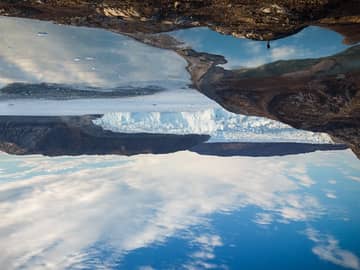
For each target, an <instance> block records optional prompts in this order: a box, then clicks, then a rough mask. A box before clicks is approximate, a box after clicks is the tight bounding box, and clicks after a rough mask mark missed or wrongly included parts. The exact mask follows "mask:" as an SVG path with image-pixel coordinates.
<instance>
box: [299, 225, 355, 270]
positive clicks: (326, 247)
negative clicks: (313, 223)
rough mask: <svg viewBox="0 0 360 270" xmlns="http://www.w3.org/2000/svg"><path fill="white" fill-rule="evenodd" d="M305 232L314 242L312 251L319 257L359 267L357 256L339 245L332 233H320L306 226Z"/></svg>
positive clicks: (334, 262) (350, 266)
mask: <svg viewBox="0 0 360 270" xmlns="http://www.w3.org/2000/svg"><path fill="white" fill-rule="evenodd" d="M305 234H306V235H307V237H308V238H309V240H311V241H312V242H314V243H315V246H314V247H313V249H312V252H313V253H314V254H315V255H317V256H318V257H319V258H320V259H322V260H325V261H328V262H330V263H333V264H336V265H339V266H342V267H346V268H351V269H355V270H358V269H360V260H359V257H358V256H356V255H355V254H354V253H352V252H350V251H348V250H346V249H342V248H340V247H339V241H338V240H336V239H335V238H334V237H333V236H332V235H328V234H321V233H320V232H318V231H317V230H315V229H313V228H308V229H307V230H306V231H305Z"/></svg>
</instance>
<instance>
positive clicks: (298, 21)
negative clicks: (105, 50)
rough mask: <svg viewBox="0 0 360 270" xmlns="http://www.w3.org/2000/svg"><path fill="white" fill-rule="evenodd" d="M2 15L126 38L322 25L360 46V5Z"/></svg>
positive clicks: (158, 6) (229, 0)
mask: <svg viewBox="0 0 360 270" xmlns="http://www.w3.org/2000/svg"><path fill="white" fill-rule="evenodd" d="M0 15H6V16H17V17H26V18H36V19H41V20H51V21H54V22H57V23H62V24H71V25H77V26H92V27H101V28H105V29H109V30H112V31H117V32H122V33H138V32H142V33H159V32H166V31H170V30H175V29H182V28H188V27H195V26H207V27H210V28H212V29H213V30H215V31H218V32H220V33H223V34H229V35H234V36H236V37H246V38H251V39H256V40H272V39H277V38H281V37H284V36H287V35H290V34H293V33H296V32H298V31H299V30H301V29H302V28H304V27H306V26H308V25H321V26H326V27H332V28H333V29H335V30H336V31H338V32H340V33H342V34H344V35H345V39H346V41H347V42H355V41H359V39H358V35H357V36H356V38H354V36H353V35H354V34H355V33H357V32H358V31H357V29H358V28H357V27H358V24H359V23H360V16H359V15H360V5H359V3H358V1H357V0H317V1H312V0H303V1H288V0H271V1H270V0H262V1H234V0H201V1H200V0H147V1H139V0H122V1H117V0H95V1H94V0H91V1H90V0H61V1H60V0H26V1H24V0H3V1H1V2H0ZM344 25H346V26H351V25H352V28H351V29H350V28H346V29H345V28H343V27H342V26H344ZM349 29H350V30H349Z"/></svg>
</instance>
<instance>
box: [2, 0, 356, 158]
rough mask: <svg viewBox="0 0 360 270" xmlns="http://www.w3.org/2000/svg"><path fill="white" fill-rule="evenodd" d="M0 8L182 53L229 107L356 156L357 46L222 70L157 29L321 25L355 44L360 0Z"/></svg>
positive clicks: (267, 36)
mask: <svg viewBox="0 0 360 270" xmlns="http://www.w3.org/2000/svg"><path fill="white" fill-rule="evenodd" d="M0 15H6V16H18V17H26V18H36V19H41V20H51V21H54V22H55V23H62V24H70V25H76V26H91V27H100V28H104V29H108V30H111V31H114V32H118V33H123V34H127V35H129V36H132V37H133V38H135V39H137V40H139V41H141V42H144V43H147V44H150V45H152V46H156V47H160V48H164V49H171V50H174V51H175V52H177V53H178V54H179V55H181V56H182V57H184V58H185V59H186V60H187V62H188V64H189V65H188V71H189V73H190V74H191V77H192V80H193V85H194V87H195V88H197V89H198V90H199V91H200V92H202V93H204V94H205V95H207V96H208V97H210V98H212V99H214V100H215V101H217V102H218V103H219V104H221V105H222V106H223V107H225V108H226V109H228V110H230V111H232V112H236V113H242V114H248V115H257V116H264V117H268V118H271V119H275V120H279V121H282V122H284V123H287V124H289V125H291V126H293V127H295V128H301V129H306V130H311V131H321V132H327V133H328V134H330V135H331V136H332V137H333V138H334V140H335V141H338V142H344V143H346V144H347V145H349V146H350V147H351V149H352V150H353V151H354V152H355V153H356V154H357V155H358V157H360V136H359V134H360V94H359V86H360V79H359V78H360V76H359V75H360V46H354V47H352V48H350V49H348V50H347V51H345V52H343V53H340V54H338V55H335V56H331V57H326V58H320V59H306V60H290V61H278V62H274V63H270V64H267V65H264V66H262V67H258V68H254V69H240V70H224V69H223V68H221V67H218V66H217V65H218V64H222V63H225V62H226V60H225V59H224V58H223V57H222V56H216V55H210V54H206V53H199V52H196V51H194V50H192V49H190V48H182V47H181V46H178V45H179V42H177V41H176V40H174V39H173V38H171V37H169V36H167V35H154V34H156V33H160V32H166V31H170V30H175V29H183V28H189V27H198V26H207V27H209V28H211V29H213V30H215V31H218V32H220V33H223V34H230V35H233V36H236V37H245V38H250V39H255V40H273V39H278V38H282V37H285V36H288V35H291V34H294V33H296V32H298V31H300V30H301V29H303V28H304V27H307V26H309V25H318V26H322V27H326V28H329V29H332V30H334V31H337V32H339V33H341V34H342V35H343V36H344V43H347V44H354V43H356V42H359V41H360V30H359V29H360V27H359V24H360V4H359V1H358V0H318V1H313V0H299V1H288V0H273V1H267V0H264V1H243V0H238V1H235V0H233V1H230V0H227V1H226V0H189V1H164V0H157V1H155V0H152V1H151V0H150V1H136V0H132V1H129V0H128V1H126V0H125V1H110V0H102V1H101V0H97V1H85V0H61V1H60V0H27V1H20V0H7V1H1V3H0Z"/></svg>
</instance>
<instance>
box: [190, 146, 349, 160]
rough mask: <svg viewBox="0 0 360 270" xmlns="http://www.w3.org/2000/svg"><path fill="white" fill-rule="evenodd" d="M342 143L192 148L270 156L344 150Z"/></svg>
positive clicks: (204, 152)
mask: <svg viewBox="0 0 360 270" xmlns="http://www.w3.org/2000/svg"><path fill="white" fill-rule="evenodd" d="M346 148H347V147H346V146H345V145H341V144H309V143H236V142H235V143H202V144H199V145H197V146H195V147H193V148H191V149H190V151H192V152H196V153H198V154H201V155H212V156H223V157H231V156H250V157H268V156H285V155H297V154H303V153H310V152H315V151H330V150H344V149H346Z"/></svg>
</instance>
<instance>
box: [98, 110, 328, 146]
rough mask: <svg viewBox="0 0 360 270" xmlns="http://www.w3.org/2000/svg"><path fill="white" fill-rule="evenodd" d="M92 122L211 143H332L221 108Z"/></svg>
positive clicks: (324, 136)
mask: <svg viewBox="0 0 360 270" xmlns="http://www.w3.org/2000/svg"><path fill="white" fill-rule="evenodd" d="M93 122H94V124H96V125H98V126H101V127H102V128H103V129H105V130H111V131H113V132H123V133H140V132H141V133H161V134H208V135H210V136H211V139H210V141H212V142H224V141H230V142H231V141H246V142H302V143H332V140H331V138H330V137H329V136H328V135H327V134H324V133H314V132H309V131H303V130H298V129H295V128H292V127H290V126H288V125H286V124H283V123H280V122H278V121H274V120H270V119H266V118H262V117H254V116H245V115H239V114H234V113H231V112H228V111H226V110H224V109H222V108H208V109H203V110H198V111H184V112H178V111H177V112H175V111H161V112H144V111H142V112H112V113H107V114H105V115H103V116H102V117H101V118H98V119H95V120H94V121H93Z"/></svg>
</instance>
